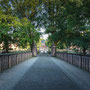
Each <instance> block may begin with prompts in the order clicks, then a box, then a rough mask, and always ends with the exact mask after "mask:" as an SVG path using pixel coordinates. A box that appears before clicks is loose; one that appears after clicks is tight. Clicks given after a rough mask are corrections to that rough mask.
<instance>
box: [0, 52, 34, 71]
mask: <svg viewBox="0 0 90 90" xmlns="http://www.w3.org/2000/svg"><path fill="white" fill-rule="evenodd" d="M31 57H32V53H31V52H23V53H17V54H2V55H0V72H1V71H4V70H6V69H8V68H11V67H13V66H15V65H16V64H19V63H21V62H23V61H25V60H27V59H29V58H31Z"/></svg>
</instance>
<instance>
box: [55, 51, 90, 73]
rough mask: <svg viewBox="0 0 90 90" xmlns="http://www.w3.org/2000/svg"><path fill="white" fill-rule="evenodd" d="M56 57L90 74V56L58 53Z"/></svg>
mask: <svg viewBox="0 0 90 90" xmlns="http://www.w3.org/2000/svg"><path fill="white" fill-rule="evenodd" d="M56 57H58V58H60V59H62V60H64V61H66V62H68V63H70V64H72V65H75V66H78V67H80V68H82V69H84V70H85V71H89V72H90V55H81V54H72V53H61V52H57V53H56Z"/></svg>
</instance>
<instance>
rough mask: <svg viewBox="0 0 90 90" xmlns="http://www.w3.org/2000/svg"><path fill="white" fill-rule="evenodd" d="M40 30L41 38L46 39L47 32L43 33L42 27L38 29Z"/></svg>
mask: <svg viewBox="0 0 90 90" xmlns="http://www.w3.org/2000/svg"><path fill="white" fill-rule="evenodd" d="M40 32H41V33H43V34H42V35H41V38H43V39H45V40H46V39H47V38H48V34H45V33H44V32H45V29H44V28H41V29H40Z"/></svg>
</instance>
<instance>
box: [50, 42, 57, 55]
mask: <svg viewBox="0 0 90 90" xmlns="http://www.w3.org/2000/svg"><path fill="white" fill-rule="evenodd" d="M51 56H53V57H54V56H56V46H55V44H54V43H53V44H52V46H51Z"/></svg>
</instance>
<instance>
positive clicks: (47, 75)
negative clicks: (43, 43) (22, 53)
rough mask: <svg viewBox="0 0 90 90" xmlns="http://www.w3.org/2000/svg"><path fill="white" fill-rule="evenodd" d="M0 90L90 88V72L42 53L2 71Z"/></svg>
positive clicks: (0, 74) (87, 89)
mask: <svg viewBox="0 0 90 90" xmlns="http://www.w3.org/2000/svg"><path fill="white" fill-rule="evenodd" d="M0 90H90V73H88V72H86V71H84V70H82V69H80V68H78V67H76V66H73V65H71V64H69V63H67V62H65V61H63V60H61V59H58V58H56V57H51V55H49V54H47V53H40V54H39V55H38V56H37V57H33V58H31V59H28V60H26V61H24V62H22V63H20V64H18V65H16V66H14V67H12V68H11V69H8V70H6V71H4V72H2V73H0Z"/></svg>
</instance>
